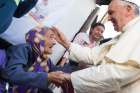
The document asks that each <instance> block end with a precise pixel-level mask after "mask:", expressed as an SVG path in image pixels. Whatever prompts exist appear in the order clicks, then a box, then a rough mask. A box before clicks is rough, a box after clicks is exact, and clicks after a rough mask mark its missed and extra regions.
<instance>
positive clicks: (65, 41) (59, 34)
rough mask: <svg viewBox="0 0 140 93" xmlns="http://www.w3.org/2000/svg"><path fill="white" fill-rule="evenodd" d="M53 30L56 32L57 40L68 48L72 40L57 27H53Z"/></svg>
mask: <svg viewBox="0 0 140 93" xmlns="http://www.w3.org/2000/svg"><path fill="white" fill-rule="evenodd" d="M51 30H52V31H53V32H54V34H55V37H56V41H57V42H58V43H60V44H61V45H62V46H63V47H65V48H66V49H68V48H69V46H70V41H69V40H68V39H67V38H66V37H65V35H64V34H63V33H62V32H60V31H59V30H58V29H57V28H56V27H52V28H51Z"/></svg>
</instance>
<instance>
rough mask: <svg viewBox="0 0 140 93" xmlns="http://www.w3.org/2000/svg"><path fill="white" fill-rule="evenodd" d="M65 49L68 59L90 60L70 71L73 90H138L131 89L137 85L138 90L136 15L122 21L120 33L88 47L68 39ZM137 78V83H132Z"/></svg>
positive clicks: (139, 65)
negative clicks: (125, 21)
mask: <svg viewBox="0 0 140 93" xmlns="http://www.w3.org/2000/svg"><path fill="white" fill-rule="evenodd" d="M69 50H70V56H69V57H70V59H72V60H75V61H76V62H84V63H87V64H93V66H92V67H89V68H86V69H83V70H80V71H77V72H73V73H72V74H71V81H72V84H73V87H74V89H75V92H76V93H112V92H113V93H139V92H140V91H138V92H136V91H137V90H136V89H134V88H137V86H138V85H139V90H140V80H139V79H140V17H137V18H135V19H133V20H131V21H130V22H129V23H128V24H127V25H125V27H124V28H123V31H122V34H121V35H119V36H117V37H115V38H114V39H112V40H111V41H109V42H107V43H105V44H102V45H101V46H98V47H94V48H92V49H91V48H88V47H81V46H79V45H77V44H74V43H71V45H70V49H69ZM138 80H139V84H136V83H135V84H134V82H136V81H138ZM133 84H134V85H133ZM137 89H138V88H137ZM128 90H129V91H128ZM123 91H125V92H123Z"/></svg>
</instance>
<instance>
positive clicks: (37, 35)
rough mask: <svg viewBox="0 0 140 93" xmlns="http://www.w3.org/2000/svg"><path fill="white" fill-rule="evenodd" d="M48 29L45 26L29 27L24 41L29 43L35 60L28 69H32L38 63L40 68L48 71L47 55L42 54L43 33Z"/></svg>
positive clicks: (43, 44)
mask: <svg viewBox="0 0 140 93" xmlns="http://www.w3.org/2000/svg"><path fill="white" fill-rule="evenodd" d="M48 30H49V28H47V27H42V28H39V27H37V28H34V29H31V30H30V31H29V32H28V33H27V34H26V37H25V38H26V42H27V43H29V44H30V45H31V47H32V49H33V56H34V58H35V62H34V64H33V66H32V67H31V68H30V69H29V71H34V70H35V66H36V64H39V65H40V66H41V67H42V68H45V70H46V71H48V70H49V69H48V67H47V66H46V65H47V62H46V61H47V60H48V58H47V55H46V54H44V46H45V42H46V41H45V40H46V37H45V33H46V32H47V31H48Z"/></svg>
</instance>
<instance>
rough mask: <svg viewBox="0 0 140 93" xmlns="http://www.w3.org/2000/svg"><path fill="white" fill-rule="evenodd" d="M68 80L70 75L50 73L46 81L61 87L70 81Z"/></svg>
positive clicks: (57, 72) (58, 72)
mask: <svg viewBox="0 0 140 93" xmlns="http://www.w3.org/2000/svg"><path fill="white" fill-rule="evenodd" d="M70 78H71V76H70V74H67V73H64V72H62V71H55V72H50V73H49V74H48V81H50V82H51V83H54V84H55V85H56V86H61V85H63V84H64V83H66V82H68V81H70Z"/></svg>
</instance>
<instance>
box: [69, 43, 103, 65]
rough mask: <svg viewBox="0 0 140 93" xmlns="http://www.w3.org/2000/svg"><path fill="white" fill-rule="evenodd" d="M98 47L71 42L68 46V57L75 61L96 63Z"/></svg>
mask: <svg viewBox="0 0 140 93" xmlns="http://www.w3.org/2000/svg"><path fill="white" fill-rule="evenodd" d="M100 49H101V48H100V47H94V48H89V47H83V46H80V45H78V44H74V43H71V45H70V48H69V52H70V55H69V58H70V59H71V60H74V61H76V62H83V63H87V64H98V63H95V60H97V58H98V54H99V52H100Z"/></svg>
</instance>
